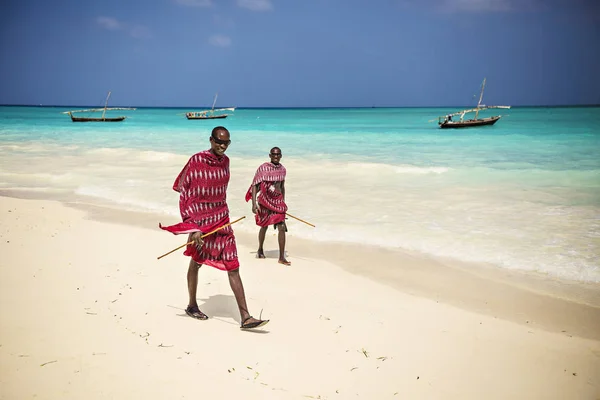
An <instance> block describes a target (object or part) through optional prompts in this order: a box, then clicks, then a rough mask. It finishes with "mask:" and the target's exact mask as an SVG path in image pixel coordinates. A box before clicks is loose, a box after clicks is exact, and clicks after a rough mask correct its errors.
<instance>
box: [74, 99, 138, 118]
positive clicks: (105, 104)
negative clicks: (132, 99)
mask: <svg viewBox="0 0 600 400" xmlns="http://www.w3.org/2000/svg"><path fill="white" fill-rule="evenodd" d="M110 94H111V92H108V96H106V101H105V102H104V108H88V109H86V110H71V111H65V112H63V114H69V116H70V117H71V121H73V122H121V121H124V120H125V118H127V117H125V116H119V117H111V118H108V117H106V116H105V115H106V112H107V111H110V110H135V108H128V107H111V108H109V107H107V105H108V98H109V97H110ZM98 111H102V117H100V118H97V117H96V118H95V117H76V116H74V115H73V113H78V112H98Z"/></svg>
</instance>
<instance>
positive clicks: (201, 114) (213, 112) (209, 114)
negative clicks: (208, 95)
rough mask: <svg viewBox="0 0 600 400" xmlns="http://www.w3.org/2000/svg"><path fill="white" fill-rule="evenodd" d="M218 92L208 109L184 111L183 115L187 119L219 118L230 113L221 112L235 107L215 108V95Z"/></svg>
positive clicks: (225, 116)
mask: <svg viewBox="0 0 600 400" xmlns="http://www.w3.org/2000/svg"><path fill="white" fill-rule="evenodd" d="M218 96H219V93H216V94H215V98H214V100H213V105H212V108H211V109H210V110H204V111H189V112H186V113H185V117H186V118H187V119H221V118H227V117H228V116H229V115H230V114H222V112H224V111H234V110H235V107H229V108H217V109H215V103H216V102H217V97H218Z"/></svg>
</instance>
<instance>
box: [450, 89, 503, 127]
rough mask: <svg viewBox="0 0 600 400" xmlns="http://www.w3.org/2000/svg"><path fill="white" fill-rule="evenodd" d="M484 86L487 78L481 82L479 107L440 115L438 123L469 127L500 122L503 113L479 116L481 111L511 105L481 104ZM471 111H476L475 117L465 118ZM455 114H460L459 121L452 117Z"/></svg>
mask: <svg viewBox="0 0 600 400" xmlns="http://www.w3.org/2000/svg"><path fill="white" fill-rule="evenodd" d="M484 88H485V78H483V83H482V84H481V93H480V94H479V102H478V103H477V107H475V108H471V109H467V110H462V111H458V112H455V113H452V114H448V115H443V116H441V117H438V125H439V126H440V128H442V129H448V128H468V127H472V126H485V125H494V124H495V123H496V122H498V120H499V119H500V118H502V116H501V115H494V116H492V117H485V118H478V117H479V112H480V111H483V110H489V109H494V108H504V109H508V108H510V106H486V105H484V104H481V101H482V100H483V90H484ZM471 112H474V113H475V118H473V119H464V117H465V114H467V113H471ZM455 116H460V118H459V120H457V121H455V120H453V119H452V117H455Z"/></svg>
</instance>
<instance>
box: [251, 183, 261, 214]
mask: <svg viewBox="0 0 600 400" xmlns="http://www.w3.org/2000/svg"><path fill="white" fill-rule="evenodd" d="M258 188H259V186H258V185H254V186H252V212H253V213H254V214H256V213H258V212H259V211H260V206H259V205H258V202H257V201H256V195H257V194H258Z"/></svg>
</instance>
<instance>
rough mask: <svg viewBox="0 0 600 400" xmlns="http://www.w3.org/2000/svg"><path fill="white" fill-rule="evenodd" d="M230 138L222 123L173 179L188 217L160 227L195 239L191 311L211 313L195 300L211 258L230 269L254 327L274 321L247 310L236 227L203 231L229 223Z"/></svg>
mask: <svg viewBox="0 0 600 400" xmlns="http://www.w3.org/2000/svg"><path fill="white" fill-rule="evenodd" d="M230 144H231V140H230V135H229V131H228V130H227V129H225V128H224V127H222V126H217V127H216V128H214V129H213V130H212V133H211V136H210V146H211V147H210V150H205V151H202V152H200V153H197V154H195V155H193V156H192V157H191V158H190V159H189V161H188V162H187V164H186V165H185V167H184V168H183V170H182V171H181V172H180V173H179V175H178V176H177V179H175V183H174V184H173V190H175V191H176V192H179V211H180V213H181V218H182V219H183V222H181V223H179V224H176V225H172V226H161V228H162V229H164V230H167V231H169V232H171V233H174V234H184V233H189V239H188V242H190V241H194V243H193V244H190V245H188V246H187V248H186V250H185V252H184V255H186V256H190V257H191V259H190V264H189V267H188V273H187V283H188V293H189V303H188V306H187V308H186V310H185V312H186V314H188V315H189V316H190V317H192V318H196V319H201V320H205V319H208V316H207V315H206V314H204V313H203V312H202V311H200V309H199V308H198V303H197V301H196V291H197V289H198V270H199V269H200V267H201V266H202V264H207V265H210V266H212V267H215V268H217V269H220V270H224V271H227V274H228V275H229V284H230V286H231V289H232V290H233V294H234V295H235V300H236V301H237V304H238V308H239V310H240V316H241V321H242V324H241V328H242V329H252V328H258V327H261V326H264V325H266V323H267V322H269V321H268V320H258V319H256V318H254V317H252V316H251V315H250V313H249V312H248V307H247V305H246V296H245V294H244V286H243V284H242V279H241V277H240V272H239V266H240V263H239V261H238V256H237V247H236V243H235V236H234V235H233V229H231V226H227V227H225V228H223V229H220V230H218V231H217V232H215V233H214V234H212V235H209V236H207V237H205V238H204V239H202V237H201V236H202V234H203V232H210V231H212V230H214V229H216V228H218V227H221V226H223V225H225V224H227V223H229V208H228V206H227V201H226V198H227V186H228V184H229V157H227V156H226V155H225V151H226V150H227V148H228V147H229V145H230Z"/></svg>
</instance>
